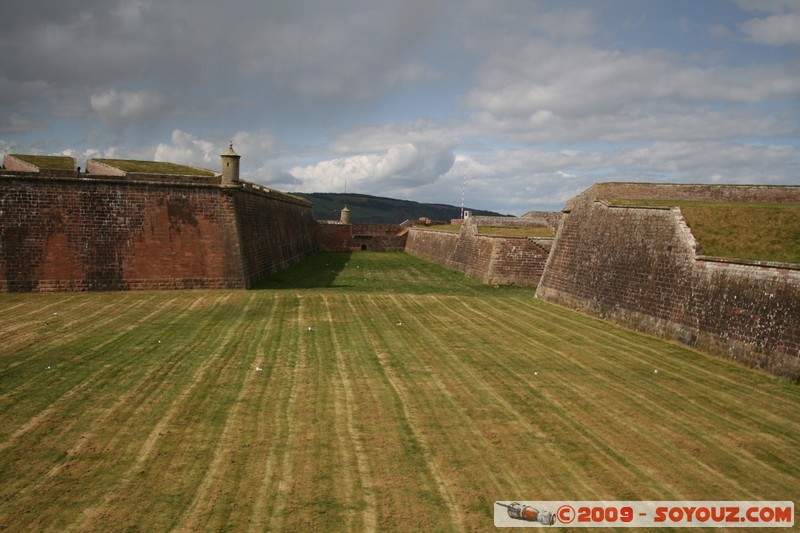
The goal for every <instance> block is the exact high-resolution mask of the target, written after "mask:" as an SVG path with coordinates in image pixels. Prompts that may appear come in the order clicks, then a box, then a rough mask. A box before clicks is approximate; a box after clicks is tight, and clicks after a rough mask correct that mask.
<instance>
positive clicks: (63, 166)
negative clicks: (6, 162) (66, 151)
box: [10, 154, 75, 170]
mask: <svg viewBox="0 0 800 533" xmlns="http://www.w3.org/2000/svg"><path fill="white" fill-rule="evenodd" d="M10 155H11V156H12V157H16V158H17V159H19V160H20V161H25V162H26V163H30V164H31V165H36V166H37V167H39V168H42V169H48V170H75V159H74V158H72V157H68V156H57V155H28V154H10Z"/></svg>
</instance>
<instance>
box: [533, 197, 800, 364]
mask: <svg viewBox="0 0 800 533" xmlns="http://www.w3.org/2000/svg"><path fill="white" fill-rule="evenodd" d="M654 197H655V198H664V199H675V198H680V199H724V200H729V201H733V200H735V201H740V200H742V199H746V200H748V201H798V200H800V188H798V187H759V186H753V187H745V186H741V187H739V186H735V187H729V186H675V185H671V186H649V185H642V184H600V185H599V186H595V187H592V188H590V189H588V190H587V191H585V192H584V193H582V194H581V195H579V196H578V197H576V198H574V199H573V200H572V201H571V202H570V203H569V204H568V211H569V212H568V214H567V215H566V216H565V217H564V219H563V220H562V223H561V227H560V229H559V231H558V234H557V236H556V240H555V244H554V245H553V248H552V250H551V253H550V257H549V259H548V262H547V265H546V268H545V271H544V274H543V275H542V279H541V282H540V284H539V287H538V289H537V292H536V296H537V298H541V299H544V300H547V301H551V302H554V303H558V304H562V305H566V306H569V307H572V308H575V309H578V310H581V311H585V312H589V313H591V314H594V315H597V316H599V317H601V318H604V319H608V320H610V321H613V322H616V323H619V324H621V325H624V326H627V327H632V328H634V329H638V330H640V331H644V332H646V333H650V334H654V335H657V336H661V337H665V338H669V339H674V340H678V341H681V342H683V343H686V344H688V345H690V346H693V347H697V348H699V349H702V350H705V351H709V352H712V353H716V354H720V355H724V356H727V357H730V358H733V359H736V360H739V361H742V362H744V363H746V364H749V365H751V366H755V367H759V368H764V369H766V370H769V371H771V372H773V373H775V374H778V375H783V376H787V377H789V378H791V379H798V377H800V359H798V358H799V357H800V265H788V264H770V263H759V262H753V261H730V260H720V259H715V258H706V257H703V256H699V255H698V253H697V243H696V242H695V240H694V237H693V236H692V234H691V231H690V229H689V228H688V226H687V225H686V223H685V221H684V219H683V216H682V215H681V212H680V209H679V208H641V207H616V206H613V205H609V204H608V202H607V201H604V200H601V199H602V198H632V199H648V198H654Z"/></svg>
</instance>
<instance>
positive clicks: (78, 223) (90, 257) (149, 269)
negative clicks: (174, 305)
mask: <svg viewBox="0 0 800 533" xmlns="http://www.w3.org/2000/svg"><path fill="white" fill-rule="evenodd" d="M151 178H152V179H151V180H150V181H144V180H141V179H131V178H130V177H129V176H127V177H121V178H113V177H96V176H92V177H86V176H83V175H81V176H75V177H70V178H66V177H53V176H52V175H51V174H50V173H48V174H47V175H44V174H43V175H40V174H22V173H13V172H12V173H9V172H6V173H4V174H3V175H2V176H0V291H4V292H11V291H80V290H130V289H186V288H246V287H249V286H250V285H251V284H252V283H253V282H255V281H257V280H259V279H261V278H263V277H264V276H266V275H267V274H269V273H271V272H274V271H275V270H277V269H280V268H285V267H286V266H288V265H289V264H291V263H293V262H297V261H299V260H300V259H302V258H303V257H305V255H307V254H308V253H310V252H312V251H314V250H315V249H316V246H315V241H314V238H313V220H312V215H311V207H310V205H311V204H310V203H308V202H305V201H303V200H300V199H297V200H298V201H297V202H287V201H286V200H282V199H280V198H279V197H277V196H275V197H271V196H270V194H268V193H266V192H259V191H256V190H252V191H248V190H243V189H241V188H222V187H220V186H218V185H216V184H208V183H207V182H206V183H203V182H195V180H192V179H188V178H187V179H184V180H181V179H179V178H175V177H169V178H164V177H152V176H151ZM273 196H274V195H273Z"/></svg>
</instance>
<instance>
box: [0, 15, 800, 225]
mask: <svg viewBox="0 0 800 533" xmlns="http://www.w3.org/2000/svg"><path fill="white" fill-rule="evenodd" d="M3 11H4V13H3V31H2V32H0V154H5V153H27V154H46V155H70V156H73V157H75V158H76V159H77V160H78V161H77V164H78V165H79V166H85V161H86V159H88V158H92V157H111V158H124V159H143V160H155V161H170V162H174V163H182V164H190V165H196V166H201V167H204V168H210V169H217V170H218V169H219V165H220V163H219V161H220V159H219V154H222V153H224V152H225V151H226V150H227V148H228V143H229V142H231V141H232V142H233V144H234V149H235V150H236V152H237V153H239V154H240V155H241V156H242V159H241V176H242V178H243V179H246V180H248V181H252V182H256V183H261V184H264V185H266V186H268V187H272V188H275V189H278V190H281V191H285V192H345V191H346V192H349V193H363V194H372V195H377V196H387V197H392V198H400V199H407V200H415V201H419V202H431V203H445V204H451V205H461V198H462V190H463V192H464V198H465V203H466V205H467V207H470V208H473V209H487V210H493V211H497V212H500V213H504V214H512V215H522V214H524V213H526V212H528V211H531V210H547V211H554V210H559V209H561V208H562V207H564V205H565V202H566V201H567V200H568V199H570V198H571V197H572V196H574V195H576V194H578V193H579V192H581V191H583V190H584V189H586V188H587V187H589V186H591V185H592V184H593V183H596V182H601V181H638V182H659V183H664V182H669V183H728V184H740V183H759V184H789V185H800V0H702V1H699V0H593V1H589V0H583V1H577V0H541V1H538V0H491V1H486V0H476V1H471V0H461V1H457V0H363V1H362V0H337V1H336V2H329V1H327V2H326V1H321V0H314V1H312V0H292V1H289V0H286V1H276V0H266V1H265V0H225V1H224V2H221V1H219V0H216V1H210V0H59V1H54V0H5V1H4V10H3Z"/></svg>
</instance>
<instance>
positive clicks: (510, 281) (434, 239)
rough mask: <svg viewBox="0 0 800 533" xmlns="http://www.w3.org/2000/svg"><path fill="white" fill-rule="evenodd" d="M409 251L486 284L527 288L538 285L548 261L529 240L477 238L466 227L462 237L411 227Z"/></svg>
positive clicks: (543, 252)
mask: <svg viewBox="0 0 800 533" xmlns="http://www.w3.org/2000/svg"><path fill="white" fill-rule="evenodd" d="M406 252H408V253H410V254H411V255H414V256H417V257H420V258H422V259H425V260H426V261H431V262H432V263H437V264H439V265H442V266H444V267H446V268H449V269H451V270H457V271H459V272H464V273H465V274H466V275H467V276H469V277H470V278H472V279H476V280H479V281H481V282H483V283H488V284H493V285H520V286H525V287H531V286H536V284H537V283H538V281H539V277H540V276H541V274H542V271H543V269H544V264H545V261H546V259H547V250H546V249H544V248H542V247H541V246H537V245H536V244H535V243H534V242H533V241H531V240H530V239H527V238H524V237H494V236H485V235H477V234H476V231H474V229H472V228H468V227H467V226H465V227H464V228H462V231H461V233H460V234H456V233H450V232H445V231H433V230H421V229H415V228H412V229H411V230H409V232H408V241H407V242H406Z"/></svg>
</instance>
